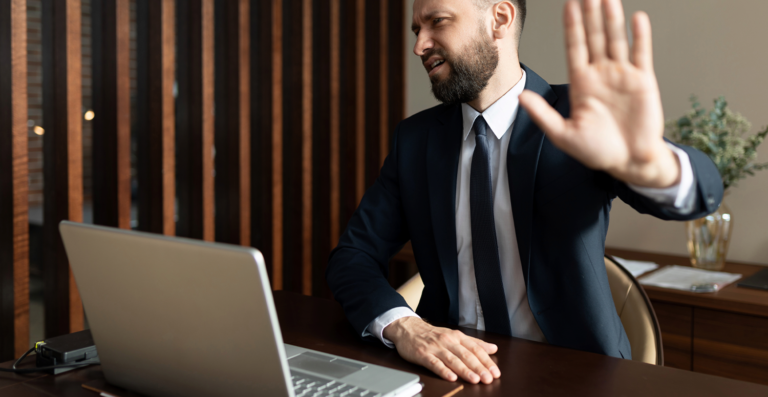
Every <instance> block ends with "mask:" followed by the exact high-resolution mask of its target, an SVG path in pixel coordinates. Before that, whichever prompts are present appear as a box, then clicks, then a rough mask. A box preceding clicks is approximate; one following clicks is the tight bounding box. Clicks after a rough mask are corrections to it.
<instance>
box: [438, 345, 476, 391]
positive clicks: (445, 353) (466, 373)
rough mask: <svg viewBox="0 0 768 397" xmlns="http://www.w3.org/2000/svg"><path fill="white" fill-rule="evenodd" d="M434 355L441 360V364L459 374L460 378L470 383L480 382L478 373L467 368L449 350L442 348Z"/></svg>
mask: <svg viewBox="0 0 768 397" xmlns="http://www.w3.org/2000/svg"><path fill="white" fill-rule="evenodd" d="M435 355H436V356H437V358H439V359H441V360H443V364H445V366H446V367H448V368H449V369H450V370H451V371H453V373H455V374H456V375H459V376H460V377H461V378H462V379H464V380H466V381H467V382H470V383H477V382H480V375H478V374H476V373H474V372H473V371H472V370H471V369H469V368H468V367H467V365H466V364H464V362H463V361H461V359H460V358H458V357H457V356H456V355H455V354H453V352H451V351H450V350H448V349H446V348H442V349H440V350H439V351H438V352H437V353H436V354H435Z"/></svg>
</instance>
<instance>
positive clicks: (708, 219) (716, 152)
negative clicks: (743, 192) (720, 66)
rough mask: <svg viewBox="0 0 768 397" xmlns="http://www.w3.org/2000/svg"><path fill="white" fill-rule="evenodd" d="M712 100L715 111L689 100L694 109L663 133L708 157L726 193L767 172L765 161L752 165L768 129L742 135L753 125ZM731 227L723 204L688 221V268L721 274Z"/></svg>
mask: <svg viewBox="0 0 768 397" xmlns="http://www.w3.org/2000/svg"><path fill="white" fill-rule="evenodd" d="M714 102H715V107H714V109H712V110H707V109H705V108H704V107H702V106H701V104H700V103H699V102H698V100H697V99H696V97H695V96H694V97H691V103H692V104H693V108H692V109H691V110H690V111H689V112H688V113H686V114H685V115H684V116H683V117H681V118H679V119H677V120H670V121H668V122H667V126H666V133H667V136H668V138H669V139H671V140H672V141H674V142H678V143H681V144H684V145H688V146H692V147H694V148H696V149H699V150H701V151H702V152H704V153H705V154H707V155H708V156H709V158H711V159H712V161H713V162H714V163H715V165H716V166H717V169H718V171H720V176H721V177H722V178H723V187H724V189H725V194H726V195H727V194H728V192H729V190H730V189H731V188H733V187H735V186H736V183H737V182H738V181H739V180H741V179H743V178H746V177H747V176H751V175H754V174H755V172H756V171H759V170H763V169H766V168H768V163H757V162H756V159H757V147H758V146H759V145H760V143H762V142H763V139H765V136H766V135H768V127H766V128H765V129H764V130H762V131H760V132H758V133H757V134H754V135H752V136H746V134H747V133H748V132H749V130H750V129H751V128H752V124H751V123H750V122H749V121H747V119H745V118H744V117H743V116H742V115H740V114H739V113H734V112H732V111H731V110H730V109H728V103H727V102H726V101H725V98H724V97H722V96H721V97H719V98H717V99H715V101H714ZM732 226H733V216H732V215H731V211H730V209H729V208H728V207H727V206H726V205H725V203H723V204H721V205H720V208H718V210H717V211H715V212H713V213H712V214H710V215H707V216H705V217H704V218H701V219H697V220H694V221H689V222H686V231H687V234H688V252H689V254H690V256H691V264H692V265H693V266H694V267H698V268H702V269H708V270H721V269H722V268H723V266H724V265H725V257H726V254H727V253H728V243H729V242H730V239H731V232H732Z"/></svg>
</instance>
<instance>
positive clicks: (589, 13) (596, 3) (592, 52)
mask: <svg viewBox="0 0 768 397" xmlns="http://www.w3.org/2000/svg"><path fill="white" fill-rule="evenodd" d="M584 27H585V30H586V32H587V44H588V45H589V59H590V61H592V62H597V61H599V60H601V59H603V58H605V57H606V53H605V27H604V26H603V11H602V9H601V8H600V0H584Z"/></svg>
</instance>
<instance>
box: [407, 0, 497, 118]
mask: <svg viewBox="0 0 768 397" xmlns="http://www.w3.org/2000/svg"><path fill="white" fill-rule="evenodd" d="M483 22H484V21H483V18H482V16H481V15H480V12H479V11H478V10H477V8H476V7H475V5H474V4H473V2H472V1H471V0H416V2H415V3H414V5H413V25H412V28H413V31H414V33H416V35H417V39H416V46H415V47H414V49H413V51H414V53H415V54H416V55H418V56H419V57H421V60H422V63H423V64H424V68H425V69H426V70H427V73H428V74H429V79H430V81H431V82H432V94H434V96H435V98H437V100H439V101H441V102H443V103H449V104H451V103H464V102H470V101H472V100H475V99H477V97H478V96H479V95H480V92H482V91H483V89H485V87H486V86H487V85H488V80H489V79H490V78H491V77H492V76H493V74H494V72H495V71H496V67H497V66H498V63H499V53H498V49H497V48H496V46H495V45H494V44H493V42H492V41H491V38H490V34H489V33H488V31H487V30H486V27H485V25H484V23H483Z"/></svg>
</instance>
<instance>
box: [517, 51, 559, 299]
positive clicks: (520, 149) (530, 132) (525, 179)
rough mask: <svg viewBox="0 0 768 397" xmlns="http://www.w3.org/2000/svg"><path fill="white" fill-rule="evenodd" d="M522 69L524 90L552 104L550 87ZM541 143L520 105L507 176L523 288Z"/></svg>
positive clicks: (528, 265)
mask: <svg viewBox="0 0 768 397" xmlns="http://www.w3.org/2000/svg"><path fill="white" fill-rule="evenodd" d="M522 66H523V68H524V69H525V73H526V76H527V77H526V83H525V88H526V89H528V90H531V91H533V92H536V93H537V94H539V95H541V96H542V97H543V98H544V99H545V100H547V102H549V104H550V105H553V104H554V103H555V100H556V99H557V96H556V95H555V93H554V91H552V87H550V86H549V84H547V82H546V81H544V79H542V78H541V77H539V76H538V75H537V74H536V73H534V72H533V71H532V70H531V69H529V68H528V67H526V66H525V65H522ZM543 142H544V133H543V132H541V130H540V129H539V127H537V126H536V124H534V123H533V121H532V120H531V117H530V115H529V114H528V112H527V111H526V110H525V109H523V107H522V106H520V107H519V110H518V112H517V117H516V118H515V126H514V127H513V128H512V136H511V137H510V141H509V148H508V149H507V176H508V179H509V197H510V199H511V202H512V214H513V217H514V220H515V235H516V236H517V246H518V249H519V250H520V262H521V265H522V267H523V276H524V277H525V282H526V286H527V285H528V274H529V272H528V270H529V268H530V265H531V263H530V255H531V232H532V226H533V190H534V183H535V181H536V169H537V165H538V162H539V153H540V152H541V145H542V143H543Z"/></svg>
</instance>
